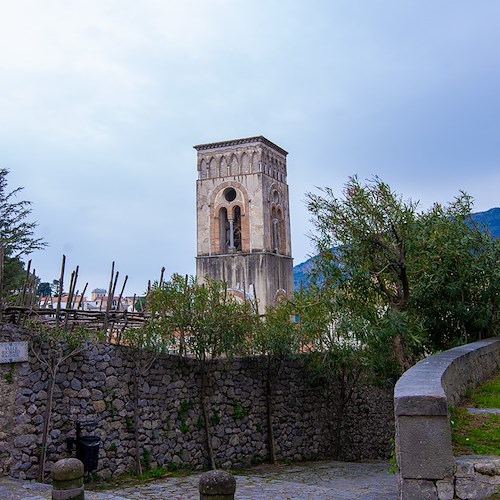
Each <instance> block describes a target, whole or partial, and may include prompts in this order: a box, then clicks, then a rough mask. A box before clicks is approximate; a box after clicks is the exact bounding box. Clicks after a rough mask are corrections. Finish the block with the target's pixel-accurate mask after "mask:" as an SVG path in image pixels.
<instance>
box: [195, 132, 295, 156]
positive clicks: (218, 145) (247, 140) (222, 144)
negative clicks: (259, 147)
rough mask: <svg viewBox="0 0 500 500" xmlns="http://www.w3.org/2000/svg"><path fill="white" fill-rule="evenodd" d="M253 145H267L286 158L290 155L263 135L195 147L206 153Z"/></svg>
mask: <svg viewBox="0 0 500 500" xmlns="http://www.w3.org/2000/svg"><path fill="white" fill-rule="evenodd" d="M251 143H261V144H265V145H266V146H267V147H269V148H271V149H274V150H275V151H277V152H278V153H280V154H282V155H283V156H286V155H287V154H288V152H287V151H285V150H284V149H283V148H280V147H279V146H277V145H276V144H274V142H271V141H270V140H269V139H266V138H265V137H264V136H263V135H259V136H255V137H245V138H242V139H232V140H229V141H222V142H211V143H208V144H198V145H196V146H193V147H194V149H196V151H205V150H207V149H220V148H227V147H231V146H240V145H242V144H251Z"/></svg>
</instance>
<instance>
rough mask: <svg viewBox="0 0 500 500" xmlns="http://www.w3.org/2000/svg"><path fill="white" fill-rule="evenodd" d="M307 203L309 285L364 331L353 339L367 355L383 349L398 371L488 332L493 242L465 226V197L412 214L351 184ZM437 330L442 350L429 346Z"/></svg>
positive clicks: (387, 192)
mask: <svg viewBox="0 0 500 500" xmlns="http://www.w3.org/2000/svg"><path fill="white" fill-rule="evenodd" d="M307 198H308V208H309V210H310V211H311V213H312V215H313V222H314V225H315V227H316V230H317V233H316V234H315V235H314V236H313V240H314V241H315V243H316V245H317V248H318V251H319V256H318V258H317V260H316V265H317V270H316V272H317V276H318V282H319V283H321V284H322V286H323V287H325V288H328V287H329V288H331V289H332V290H333V296H334V300H335V301H337V302H338V303H339V304H340V305H341V307H342V308H343V309H344V310H345V311H346V312H348V315H349V317H350V318H351V320H353V319H356V321H359V322H363V323H364V324H365V325H366V331H367V332H368V334H367V335H365V336H364V338H363V339H362V341H363V342H365V343H370V344H371V345H372V346H373V347H374V352H375V353H376V352H378V353H379V354H380V353H383V352H384V350H385V349H386V347H387V346H388V345H389V346H390V348H391V349H390V351H389V352H388V354H389V355H390V356H391V358H392V359H393V360H394V361H396V362H397V366H398V367H399V372H402V371H404V370H406V369H408V368H409V367H410V366H411V365H412V364H413V363H414V362H415V360H416V359H417V358H418V357H419V356H422V355H423V354H424V353H426V352H429V351H432V350H433V349H435V348H439V346H443V345H444V344H446V343H449V340H450V339H451V338H453V339H455V340H457V337H463V336H464V335H463V334H461V333H459V332H460V330H463V329H464V328H465V329H466V331H467V332H468V335H467V338H468V339H469V340H471V339H473V338H477V337H478V336H480V335H482V334H486V333H488V332H492V331H494V326H493V324H494V322H495V321H498V313H497V312H496V313H495V311H498V287H499V284H498V283H499V280H498V244H497V243H495V242H492V240H491V237H489V236H488V235H485V234H484V233H482V232H481V231H478V230H477V228H476V227H474V226H473V225H471V223H470V210H471V206H472V205H471V200H470V198H469V197H468V196H467V195H466V194H464V193H462V194H460V196H459V197H458V198H457V200H456V201H455V202H454V203H453V204H451V205H450V206H448V207H441V206H440V205H436V206H435V207H434V208H433V209H431V210H430V211H428V212H419V211H417V208H418V205H417V203H414V202H412V201H411V200H408V201H405V200H403V198H402V197H401V196H400V195H398V194H396V193H394V192H393V191H392V190H391V189H390V187H389V186H388V185H387V184H385V183H384V182H382V181H381V180H380V179H378V178H375V179H372V180H370V181H368V182H367V183H366V184H364V185H363V184H361V183H360V181H359V180H358V178H357V177H351V178H349V180H348V182H347V183H346V185H345V187H344V191H343V194H342V196H341V197H336V196H335V195H334V193H333V191H332V190H331V189H328V188H326V189H324V190H323V193H322V194H321V195H318V194H311V193H309V194H308V195H307ZM429 300H432V301H433V302H432V304H433V305H434V307H428V306H429V305H432V304H429V302H428V301H429ZM495 314H496V316H495ZM495 317H496V319H495ZM452 318H453V319H452ZM477 318H481V320H480V321H479V322H478V321H477ZM480 323H481V324H480ZM444 324H446V325H447V327H446V329H445V328H444ZM465 325H467V326H465ZM457 326H458V327H459V328H458V330H457V331H455V329H456V328H457ZM445 331H446V335H447V337H446V338H447V340H446V342H441V343H440V342H436V337H437V338H440V337H441V336H442V335H444V333H445ZM381 359H382V358H379V360H381ZM387 368H388V363H387V362H386V369H387Z"/></svg>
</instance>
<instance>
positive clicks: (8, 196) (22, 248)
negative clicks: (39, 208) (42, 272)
mask: <svg viewBox="0 0 500 500" xmlns="http://www.w3.org/2000/svg"><path fill="white" fill-rule="evenodd" d="M8 173H9V171H8V170H7V169H6V168H0V245H1V246H2V247H3V248H4V251H5V255H8V256H14V257H19V256H21V255H27V254H30V253H31V252H33V251H34V250H39V249H41V248H43V247H44V246H46V243H45V242H44V241H43V240H42V238H35V236H34V231H35V228H36V226H37V223H36V222H28V221H27V219H28V218H29V216H30V214H31V212H32V209H31V202H30V201H24V200H17V196H18V194H19V193H20V192H21V191H22V189H23V188H17V189H14V190H13V191H10V192H8V191H7V175H8Z"/></svg>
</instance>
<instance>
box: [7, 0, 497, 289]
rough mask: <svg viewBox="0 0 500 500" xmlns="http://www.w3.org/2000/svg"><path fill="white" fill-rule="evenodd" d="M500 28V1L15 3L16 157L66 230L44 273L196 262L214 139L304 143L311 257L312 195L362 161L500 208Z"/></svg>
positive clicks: (409, 191)
mask: <svg viewBox="0 0 500 500" xmlns="http://www.w3.org/2000/svg"><path fill="white" fill-rule="evenodd" d="M499 22H500V2H498V1H496V0H477V1H475V2H470V1H468V0H467V1H466V0H454V1H448V0H440V1H439V2H436V1H435V0H414V1H413V0H384V1H382V0H364V1H362V0H358V1H352V0H345V1H343V0H179V1H173V0H141V1H140V2H139V1H137V0H95V1H94V0H85V1H77V0H44V1H40V0H16V1H13V0H0V46H1V47H2V50H1V51H0V131H1V133H0V167H2V168H7V169H9V170H10V174H9V177H8V183H9V188H12V189H13V188H15V187H18V186H23V187H24V190H23V191H22V193H21V195H20V196H21V198H23V199H26V200H30V201H32V202H33V213H32V220H36V221H38V223H39V226H38V228H37V236H42V237H43V238H44V239H45V240H46V241H47V242H48V244H49V246H48V247H47V248H46V249H45V250H44V251H37V252H35V253H33V254H31V255H30V256H29V257H30V258H31V259H32V261H33V264H32V265H33V267H35V269H36V273H37V275H38V276H39V277H40V278H41V279H42V281H52V280H53V279H56V278H58V277H59V272H60V265H61V258H62V255H63V254H65V255H66V259H67V267H66V276H69V274H70V271H71V270H72V269H74V268H75V267H76V266H77V265H78V266H79V283H78V285H77V287H78V288H79V289H80V290H81V289H82V288H83V286H84V283H85V282H88V283H89V287H88V290H91V289H93V288H96V287H99V288H107V287H108V283H109V276H110V270H111V263H112V262H113V261H115V266H116V270H118V271H119V273H120V276H119V281H118V287H120V286H121V284H122V282H123V279H124V277H125V275H128V282H127V287H126V293H127V294H129V295H132V294H134V293H137V294H140V293H143V292H144V291H145V289H146V287H147V281H148V280H149V279H151V280H153V281H154V280H157V279H158V278H159V275H160V269H161V268H162V267H165V274H166V276H169V275H171V274H172V273H174V272H178V273H181V274H194V272H195V253H196V242H195V230H196V228H195V223H196V213H195V189H196V176H197V171H196V151H195V150H194V149H193V145H195V144H202V143H207V142H217V141H223V140H228V139H235V138H241V137H251V136H257V135H264V136H265V137H267V138H268V139H269V140H271V141H272V142H274V143H276V144H278V145H279V146H280V147H282V148H283V149H285V150H286V151H288V152H289V155H288V184H289V188H290V212H291V224H292V253H293V256H294V263H295V264H299V263H301V262H303V261H304V260H306V259H307V258H308V256H310V255H312V254H314V249H313V247H312V245H311V242H310V238H309V234H310V232H311V230H312V224H311V222H310V216H309V214H308V212H307V208H306V204H305V199H306V193H307V192H317V188H318V187H322V186H328V187H331V188H332V189H333V190H334V191H335V192H336V193H338V194H339V195H340V194H341V192H342V188H343V185H344V184H345V182H346V181H347V179H348V177H349V176H351V175H354V174H357V175H358V176H359V177H360V178H361V179H369V178H372V177H373V176H375V175H376V176H379V177H380V178H381V179H382V180H383V181H385V182H387V183H388V184H389V185H390V186H391V187H392V189H393V190H395V191H397V192H398V193H401V194H402V195H403V197H404V198H411V199H412V200H415V201H416V200H420V203H421V207H422V209H425V208H428V207H429V206H431V205H432V203H433V202H435V201H439V202H443V203H446V202H449V201H452V200H453V198H454V197H455V196H456V195H457V194H458V193H459V191H460V190H465V191H467V192H468V193H469V194H470V195H472V196H473V198H474V200H475V211H483V210H488V209H489V208H492V207H495V206H499V205H500V200H499V186H500V165H499V164H500V140H499V137H500V92H499V89H500V56H499V52H498V48H499V47H500V30H499V29H498V25H499ZM68 285H69V282H68V280H66V281H65V286H66V288H67V287H68Z"/></svg>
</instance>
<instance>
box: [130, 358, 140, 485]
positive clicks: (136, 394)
mask: <svg viewBox="0 0 500 500" xmlns="http://www.w3.org/2000/svg"><path fill="white" fill-rule="evenodd" d="M139 370H140V360H136V364H135V369H134V379H133V394H132V397H133V399H134V441H135V473H136V474H137V475H138V476H139V477H140V476H142V465H141V448H140V445H139Z"/></svg>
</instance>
